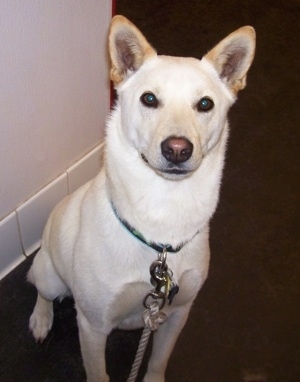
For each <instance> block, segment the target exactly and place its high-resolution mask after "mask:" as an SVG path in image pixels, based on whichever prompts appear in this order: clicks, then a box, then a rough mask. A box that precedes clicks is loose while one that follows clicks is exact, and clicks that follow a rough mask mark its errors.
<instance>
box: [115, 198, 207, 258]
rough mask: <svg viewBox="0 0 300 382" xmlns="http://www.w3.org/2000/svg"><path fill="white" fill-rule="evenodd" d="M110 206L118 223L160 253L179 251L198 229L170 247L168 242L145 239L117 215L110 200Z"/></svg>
mask: <svg viewBox="0 0 300 382" xmlns="http://www.w3.org/2000/svg"><path fill="white" fill-rule="evenodd" d="M111 207H112V210H113V212H114V214H115V216H116V217H117V218H118V220H119V221H120V223H122V225H123V226H124V228H126V230H127V231H128V232H129V233H130V234H131V235H133V236H134V237H135V238H136V239H138V240H139V241H141V242H142V243H144V244H145V245H147V246H148V247H150V248H152V249H154V250H155V251H156V252H159V253H162V252H163V251H167V252H171V253H177V252H179V251H180V250H181V249H182V248H183V247H184V246H185V245H186V244H187V243H188V242H190V241H191V240H193V238H194V237H195V236H196V235H197V234H198V233H199V231H197V232H196V233H195V235H194V236H193V237H192V238H191V239H190V240H187V241H185V242H183V243H181V244H179V245H178V246H176V247H172V245H170V244H162V243H155V242H153V241H148V240H146V239H145V237H144V235H143V234H142V233H141V232H139V231H138V230H137V229H135V228H134V227H132V226H131V225H130V224H129V223H128V222H127V220H124V219H123V218H121V216H120V215H119V213H118V211H117V210H116V208H115V206H114V205H113V203H112V202H111Z"/></svg>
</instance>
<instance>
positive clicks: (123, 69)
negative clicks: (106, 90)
mask: <svg viewBox="0 0 300 382" xmlns="http://www.w3.org/2000/svg"><path fill="white" fill-rule="evenodd" d="M108 45H109V54H110V59H111V70H110V78H111V80H112V81H113V82H114V83H115V84H118V83H120V82H122V81H123V80H125V79H126V78H128V77H129V76H130V75H131V74H132V73H133V72H135V71H136V70H138V69H139V68H140V66H141V65H142V64H143V63H144V62H145V60H146V59H148V58H149V57H152V56H155V55H156V51H155V50H154V49H153V48H152V46H151V45H150V44H149V43H148V41H147V40H146V38H145V37H144V36H143V34H142V33H141V32H140V31H139V30H138V29H137V27H136V26H135V25H133V24H132V23H131V22H130V21H129V20H128V19H126V17H124V16H120V15H117V16H115V17H114V18H113V19H112V21H111V25H110V31H109V38H108Z"/></svg>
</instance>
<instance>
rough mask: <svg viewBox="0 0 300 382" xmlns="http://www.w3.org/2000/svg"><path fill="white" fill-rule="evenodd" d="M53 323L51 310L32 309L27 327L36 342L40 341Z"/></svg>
mask: <svg viewBox="0 0 300 382" xmlns="http://www.w3.org/2000/svg"><path fill="white" fill-rule="evenodd" d="M52 323H53V312H52V310H48V311H44V312H43V313H41V312H37V311H36V310H34V312H33V313H32V315H31V317H30V319H29V329H30V330H31V332H32V334H33V337H34V338H35V341H36V342H40V343H42V342H43V341H44V339H45V338H46V337H47V334H48V333H49V331H50V329H51V327H52Z"/></svg>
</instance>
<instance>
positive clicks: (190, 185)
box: [28, 16, 255, 382]
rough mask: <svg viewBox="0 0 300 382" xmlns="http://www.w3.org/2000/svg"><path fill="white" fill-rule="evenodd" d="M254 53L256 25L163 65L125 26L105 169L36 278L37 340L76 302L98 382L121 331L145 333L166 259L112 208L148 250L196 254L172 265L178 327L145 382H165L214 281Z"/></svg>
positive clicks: (62, 209)
mask: <svg viewBox="0 0 300 382" xmlns="http://www.w3.org/2000/svg"><path fill="white" fill-rule="evenodd" d="M254 49H255V32H254V30H253V28H252V27H249V26H246V27H243V28H240V29H238V30H237V31H235V32H234V33H232V34H230V35H229V36H228V37H227V38H225V39H224V40H223V41H221V42H220V43H219V44H218V45H217V46H216V47H215V48H214V49H213V50H212V51H210V52H209V53H208V54H207V55H205V56H204V58H203V59H202V60H201V61H200V60H197V59H194V58H181V57H169V56H157V54H156V52H155V50H154V49H153V48H152V47H151V46H150V44H149V43H148V42H147V40H146V39H145V37H144V36H143V35H142V34H141V32H140V31H139V30H138V29H137V28H136V27H135V26H134V25H133V24H131V22H129V21H128V20H127V19H126V18H124V17H122V16H116V17H114V18H113V21H112V23H111V28H110V34H109V51H110V57H111V79H112V81H113V82H114V84H115V87H116V90H117V93H118V97H119V98H118V101H117V105H116V107H115V109H114V111H113V112H112V114H111V117H110V119H109V121H108V125H107V131H106V140H105V143H104V146H103V150H104V160H103V162H104V164H103V166H102V169H101V171H100V173H99V175H98V176H97V177H96V178H95V179H94V180H92V181H91V182H89V183H87V184H86V185H84V186H83V187H81V188H80V189H79V190H78V191H76V192H75V193H73V194H72V195H70V196H69V197H67V198H66V199H65V200H63V201H62V202H61V203H60V204H59V205H58V206H57V207H56V208H55V209H54V211H53V212H52V214H51V216H50V218H49V220H48V223H47V225H46V228H45V231H44V235H43V241H42V247H41V250H40V252H39V253H38V254H37V256H36V257H35V259H34V263H33V265H32V267H31V269H30V271H29V274H28V279H29V280H30V281H31V282H32V283H33V284H34V285H35V286H36V288H37V290H38V298H37V303H36V306H35V308H34V311H33V314H32V316H31V318H30V329H31V330H32V332H33V335H34V337H35V339H36V340H37V341H43V340H44V338H45V337H46V336H47V333H48V331H49V330H50V328H51V326H52V321H53V308H52V301H53V300H54V299H56V298H63V297H64V296H66V295H69V294H72V295H73V296H74V299H75V303H76V309H77V313H78V326H79V335H80V344H81V351H82V355H83V359H84V365H85V369H86V373H87V380H88V382H107V381H108V380H109V378H108V376H107V374H106V370H105V344H106V338H107V335H108V334H109V333H110V332H111V330H112V329H113V328H116V327H118V328H125V329H126V328H131V329H132V328H138V327H141V326H142V325H143V322H142V313H143V310H144V308H143V299H144V297H145V295H146V293H147V292H148V291H149V290H150V289H152V286H151V284H150V281H149V279H150V275H149V266H150V264H151V263H152V262H153V261H154V260H155V259H156V258H157V253H156V252H155V251H154V250H153V249H152V248H150V247H149V246H147V245H145V244H143V243H141V242H140V241H138V240H137V239H136V238H134V237H133V236H132V235H131V234H130V233H129V232H128V231H127V230H126V228H125V227H124V226H123V225H122V223H121V222H120V220H119V219H118V217H117V216H116V213H115V211H114V210H113V207H112V206H114V208H115V209H116V211H117V213H118V215H119V216H120V217H121V218H122V219H124V220H126V221H127V222H128V223H129V224H130V225H131V226H132V227H134V228H135V229H137V230H138V231H139V232H141V233H142V234H143V235H144V237H145V238H146V239H147V241H149V242H154V243H164V244H169V245H172V246H173V247H177V246H179V245H180V244H182V243H183V244H184V246H183V248H182V249H181V250H180V251H179V252H177V253H169V255H168V259H167V261H168V265H169V267H170V268H171V269H172V271H173V273H174V276H173V277H174V281H175V282H176V283H177V284H178V285H179V287H180V290H179V293H178V295H176V296H175V298H174V301H173V303H172V304H171V305H166V306H165V307H164V312H165V313H166V314H167V317H168V318H167V320H166V322H165V323H164V324H162V325H161V326H160V328H159V329H158V331H157V332H156V333H155V335H154V343H153V350H152V355H151V358H150V361H149V365H148V371H147V373H146V375H145V378H144V381H146V382H161V381H164V374H165V369H166V365H167V361H168V359H169V356H170V354H171V351H172V349H173V347H174V344H175V342H176V339H177V337H178V335H179V333H180V331H181V329H182V328H183V326H184V324H185V322H186V320H187V317H188V314H189V310H190V308H191V305H192V303H193V300H194V299H195V297H196V295H197V292H198V290H199V289H200V287H201V286H202V284H203V283H204V281H205V279H206V276H207V272H208V265H209V244H208V230H209V229H208V224H209V220H210V218H211V216H212V214H213V213H214V211H215V208H216V205H217V202H218V195H219V185H220V179H221V174H222V168H223V162H224V152H225V146H226V140H227V135H228V123H227V112H228V109H229V108H230V106H231V105H232V104H233V103H234V101H235V99H236V94H237V93H238V91H239V90H241V89H243V88H244V87H245V84H246V73H247V71H248V69H249V66H250V65H251V62H252V59H253V55H254ZM145 93H151V94H150V96H149V95H148V96H147V94H146V95H145ZM207 98H208V100H207ZM200 100H202V101H201V102H200ZM211 101H212V102H213V103H212V102H211ZM207 103H208V106H207Z"/></svg>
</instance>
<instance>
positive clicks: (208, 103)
mask: <svg viewBox="0 0 300 382" xmlns="http://www.w3.org/2000/svg"><path fill="white" fill-rule="evenodd" d="M213 107H214V103H213V101H212V100H211V99H210V98H208V97H203V98H201V99H200V101H199V102H198V103H197V110H198V111H209V110H211V109H212V108H213Z"/></svg>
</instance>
